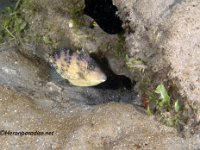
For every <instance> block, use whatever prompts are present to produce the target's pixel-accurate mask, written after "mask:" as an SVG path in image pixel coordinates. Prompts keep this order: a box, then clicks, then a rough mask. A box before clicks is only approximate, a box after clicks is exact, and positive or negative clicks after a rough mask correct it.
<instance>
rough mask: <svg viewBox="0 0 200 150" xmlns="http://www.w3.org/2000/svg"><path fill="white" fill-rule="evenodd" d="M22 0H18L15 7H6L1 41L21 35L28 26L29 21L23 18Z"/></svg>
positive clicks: (3, 13)
mask: <svg viewBox="0 0 200 150" xmlns="http://www.w3.org/2000/svg"><path fill="white" fill-rule="evenodd" d="M20 3H21V0H18V1H17V3H16V5H15V7H12V6H11V7H6V8H5V10H4V11H3V12H2V14H1V15H2V24H1V29H0V32H1V34H0V35H1V36H0V39H1V42H4V41H6V40H7V39H15V40H17V38H18V37H21V34H22V32H23V31H24V29H25V28H26V27H27V22H26V21H25V20H24V19H23V18H22V16H21V14H20V11H19V5H20Z"/></svg>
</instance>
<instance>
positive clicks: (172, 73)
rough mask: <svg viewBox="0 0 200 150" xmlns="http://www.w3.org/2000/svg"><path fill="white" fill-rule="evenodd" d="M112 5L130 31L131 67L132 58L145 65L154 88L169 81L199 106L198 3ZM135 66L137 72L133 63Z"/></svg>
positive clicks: (115, 0) (169, 1)
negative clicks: (115, 7)
mask: <svg viewBox="0 0 200 150" xmlns="http://www.w3.org/2000/svg"><path fill="white" fill-rule="evenodd" d="M113 3H114V4H115V5H116V6H117V7H118V9H119V14H120V16H121V19H122V20H123V23H124V27H125V29H126V30H127V31H126V48H127V51H128V55H129V56H130V59H129V60H128V62H129V64H130V62H131V60H132V59H133V60H140V61H142V62H144V65H145V66H146V68H145V71H146V72H145V75H146V77H147V78H150V80H151V81H152V82H151V85H153V84H155V85H156V86H157V84H159V83H161V82H165V81H166V80H167V81H169V80H170V81H171V82H172V83H173V84H174V85H175V86H177V87H178V89H179V93H180V95H182V96H183V97H187V100H189V101H191V102H194V101H196V102H198V103H199V102H200V98H199V94H200V89H199V87H200V79H199V76H200V72H199V70H200V68H199V66H200V60H199V59H198V56H199V51H200V49H199V41H200V36H199V33H200V29H199V26H200V19H199V17H198V14H199V13H200V12H199V10H200V9H199V7H200V5H199V2H198V0H195V1H190V0H189V1H179V0H175V1H172V0H167V1H152V0H151V1H144V0H142V1H124V0H113ZM132 65H133V69H132V70H133V72H134V71H135V70H134V63H133V64H132ZM137 74H138V75H139V76H141V75H142V74H144V73H138V71H135V74H134V75H135V76H137ZM143 76H144V75H143ZM137 79H138V80H139V81H140V82H143V81H141V80H144V79H143V78H141V77H138V78H137ZM145 81H146V80H145Z"/></svg>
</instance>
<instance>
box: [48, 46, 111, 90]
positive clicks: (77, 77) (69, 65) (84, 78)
mask: <svg viewBox="0 0 200 150" xmlns="http://www.w3.org/2000/svg"><path fill="white" fill-rule="evenodd" d="M49 62H50V63H51V64H52V66H53V67H54V68H55V70H56V71H57V73H58V74H59V75H60V76H61V77H62V78H64V79H66V80H68V81H69V83H71V84H72V85H74V86H95V85H98V84H100V83H102V82H105V81H106V79H107V77H106V75H105V73H104V72H103V71H102V70H101V68H100V67H99V66H98V64H97V63H96V62H95V60H94V59H93V58H92V57H90V55H89V54H88V53H87V52H85V51H84V50H81V51H80V50H72V49H69V48H62V49H58V50H57V51H56V52H55V53H54V54H53V55H51V56H50V58H49Z"/></svg>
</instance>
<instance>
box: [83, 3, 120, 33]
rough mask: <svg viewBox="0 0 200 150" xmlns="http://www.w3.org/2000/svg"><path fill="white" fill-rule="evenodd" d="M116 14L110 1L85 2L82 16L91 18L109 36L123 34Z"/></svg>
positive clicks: (115, 8) (115, 9)
mask: <svg viewBox="0 0 200 150" xmlns="http://www.w3.org/2000/svg"><path fill="white" fill-rule="evenodd" d="M116 12H117V7H116V6H115V5H113V3H112V0H85V8H84V14H86V15H88V16H90V17H92V18H93V19H94V20H95V21H96V22H97V24H98V25H99V26H100V27H101V28H102V29H103V30H104V31H105V32H107V33H109V34H117V33H121V32H123V28H122V21H121V20H120V18H119V17H118V16H117V15H116Z"/></svg>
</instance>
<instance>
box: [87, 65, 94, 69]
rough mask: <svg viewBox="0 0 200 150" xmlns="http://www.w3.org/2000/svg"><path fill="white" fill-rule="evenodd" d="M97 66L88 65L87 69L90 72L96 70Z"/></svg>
mask: <svg viewBox="0 0 200 150" xmlns="http://www.w3.org/2000/svg"><path fill="white" fill-rule="evenodd" d="M94 68H95V66H94V65H92V64H88V66H87V69H88V70H94Z"/></svg>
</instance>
